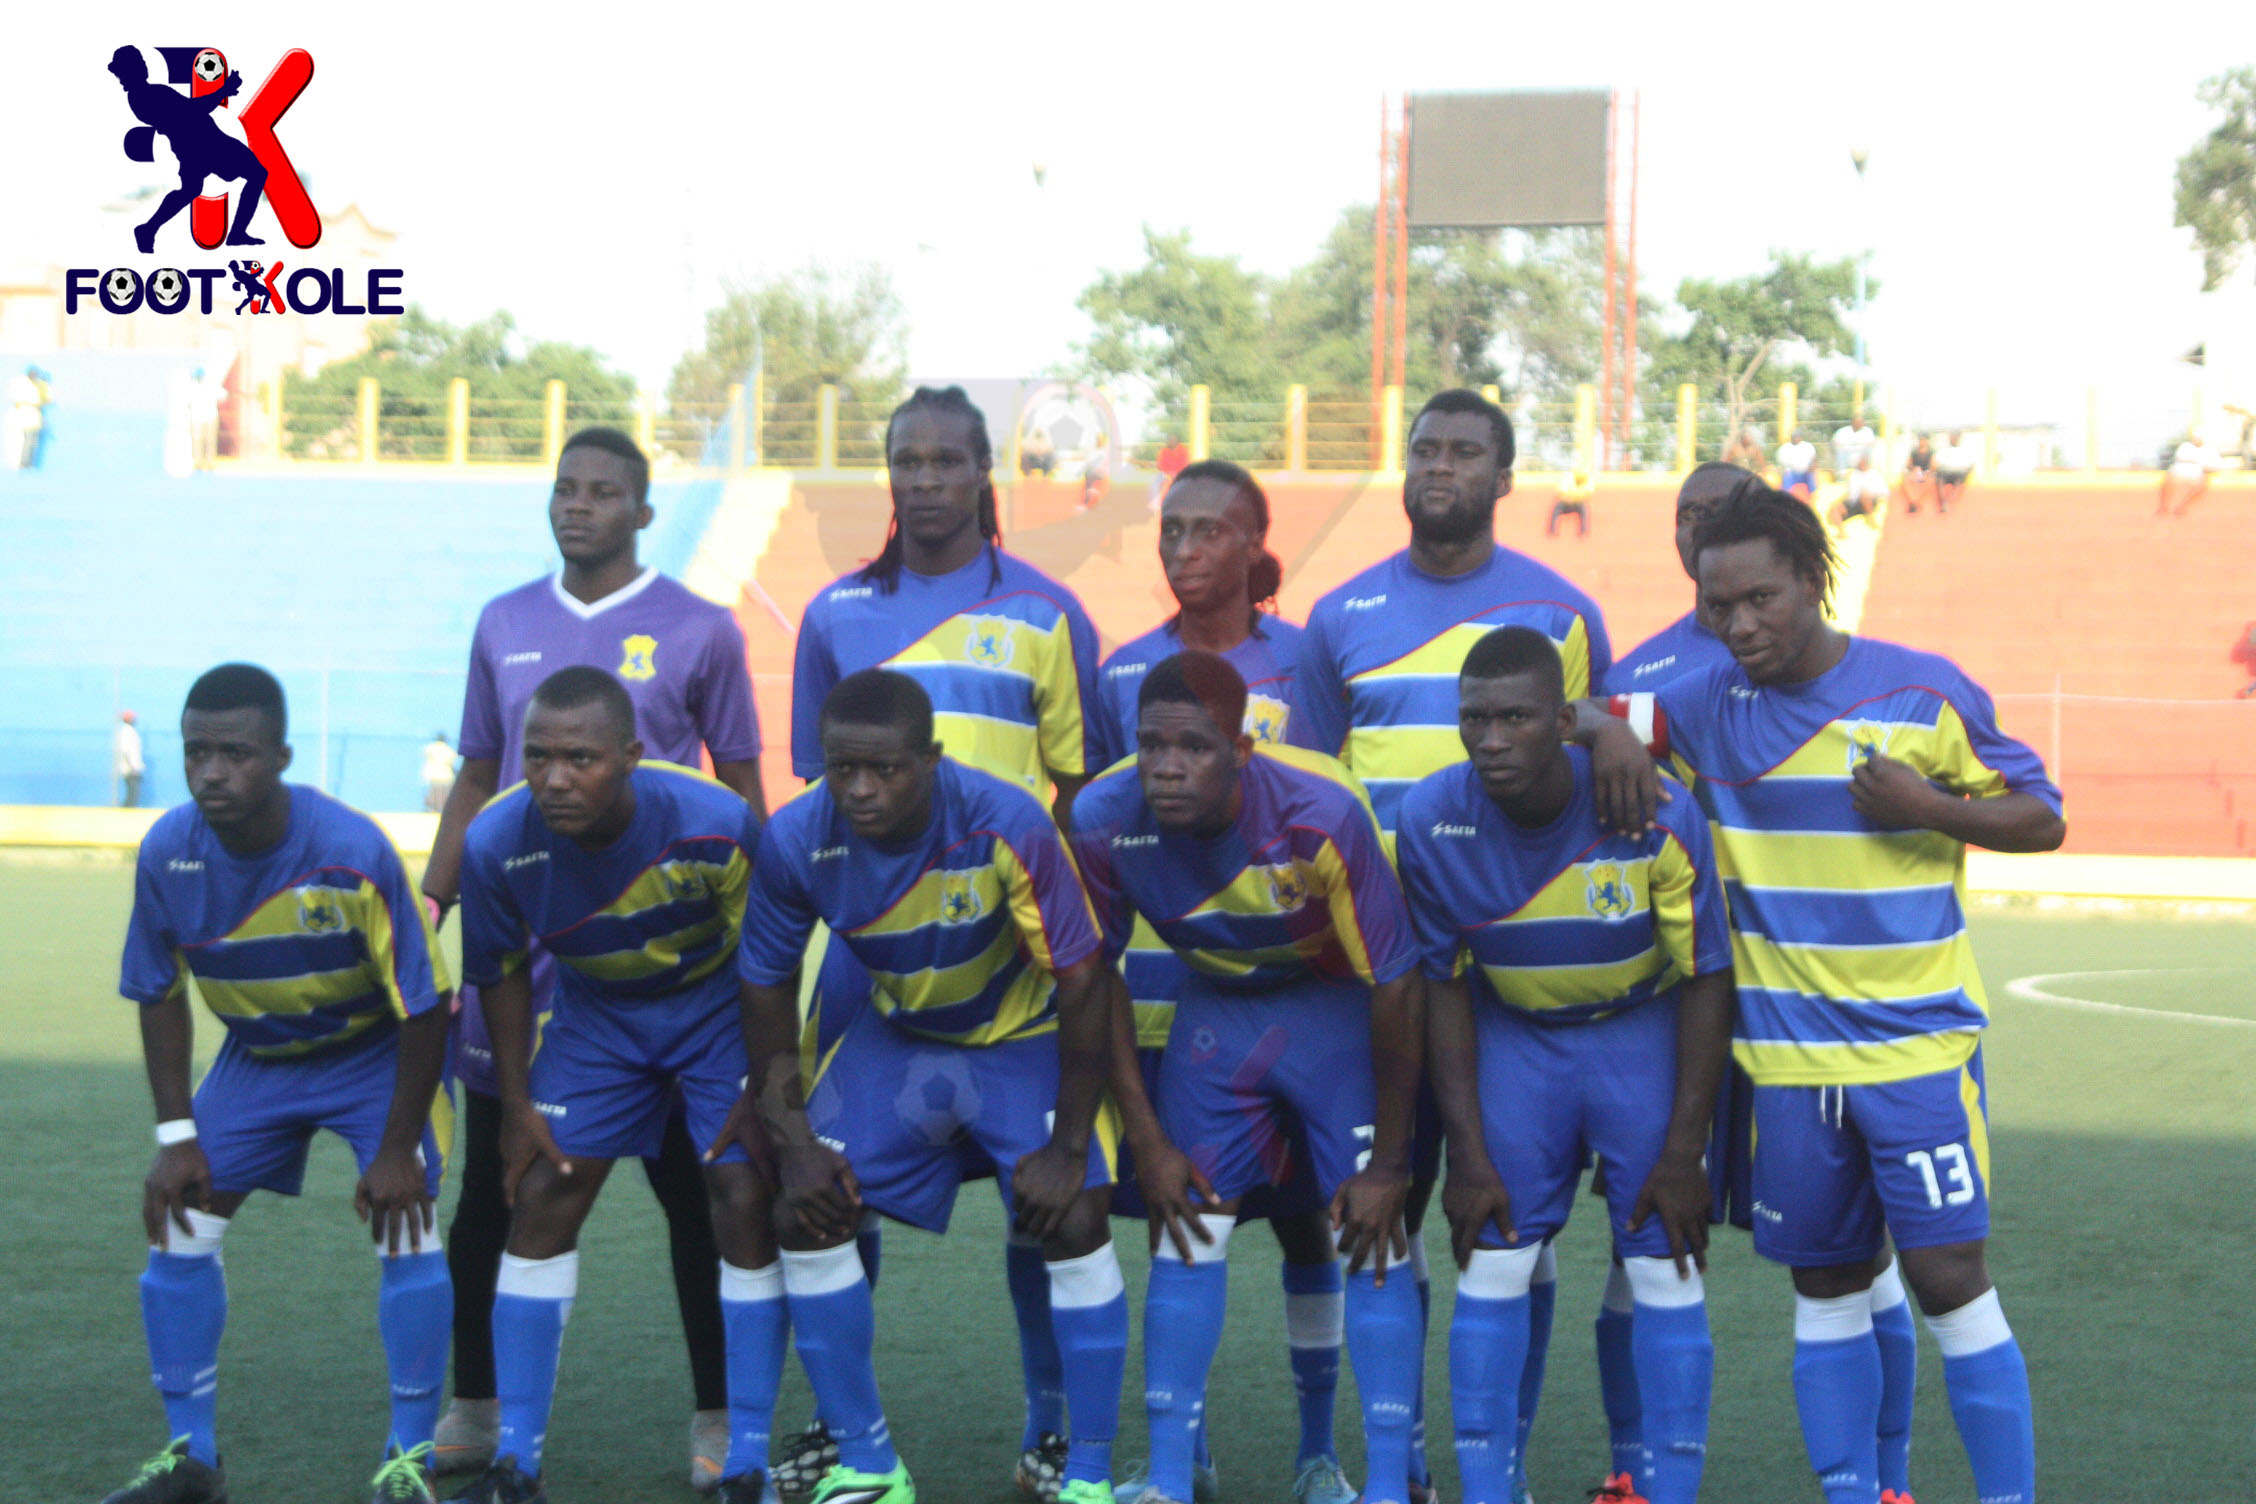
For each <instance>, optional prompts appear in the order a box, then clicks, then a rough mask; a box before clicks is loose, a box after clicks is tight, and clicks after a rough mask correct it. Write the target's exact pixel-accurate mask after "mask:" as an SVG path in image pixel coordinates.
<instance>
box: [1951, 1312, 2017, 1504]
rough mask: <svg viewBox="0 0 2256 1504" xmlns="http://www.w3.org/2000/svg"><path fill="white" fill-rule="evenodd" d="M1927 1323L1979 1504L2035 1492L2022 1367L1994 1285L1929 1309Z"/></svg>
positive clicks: (2005, 1503) (2010, 1502)
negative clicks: (1933, 1311)
mask: <svg viewBox="0 0 2256 1504" xmlns="http://www.w3.org/2000/svg"><path fill="white" fill-rule="evenodd" d="M1927 1326H1928V1329H1929V1330H1930V1331H1932V1332H1933V1333H1934V1334H1935V1342H1936V1345H1937V1346H1939V1347H1941V1348H1942V1350H1943V1385H1944V1387H1945V1388H1946V1389H1948V1390H1949V1391H1950V1407H1951V1418H1952V1419H1953V1420H1955V1421H1957V1422H1958V1439H1959V1440H1960V1441H1961V1442H1963V1443H1964V1444H1965V1446H1966V1460H1967V1462H1968V1463H1969V1464H1970V1465H1971V1466H1972V1469H1973V1473H1974V1492H1975V1495H1976V1496H1977V1497H1979V1498H1980V1499H1981V1500H1982V1504H2031V1501H2032V1500H2034V1499H2035V1498H2036V1496H2037V1439H2036V1431H2035V1428H2034V1426H2033V1425H2032V1423H2031V1420H2030V1408H2029V1367H2028V1364H2027V1363H2026V1362H2024V1361H2023V1359H2022V1357H2021V1344H2020V1343H2018V1342H2016V1341H2014V1340H2013V1329H2012V1328H2011V1327H2009V1326H2007V1325H2006V1322H2005V1313H2004V1311H2003V1310H2001V1309H2000V1308H1999V1306H1998V1295H1997V1291H1995V1290H1986V1291H1984V1292H1983V1293H1982V1294H1981V1295H1980V1296H1978V1297H1977V1298H1975V1299H1974V1300H1972V1301H1969V1302H1968V1303H1967V1304H1965V1305H1963V1306H1960V1307H1959V1308H1958V1309H1957V1310H1955V1311H1950V1312H1947V1313H1945V1314H1944V1315H1941V1316H1930V1317H1929V1318H1927Z"/></svg>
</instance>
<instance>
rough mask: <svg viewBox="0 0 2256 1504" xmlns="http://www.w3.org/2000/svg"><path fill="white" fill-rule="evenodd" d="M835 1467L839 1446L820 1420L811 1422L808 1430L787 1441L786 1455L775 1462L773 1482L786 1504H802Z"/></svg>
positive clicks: (785, 1442)
mask: <svg viewBox="0 0 2256 1504" xmlns="http://www.w3.org/2000/svg"><path fill="white" fill-rule="evenodd" d="M836 1466H838V1442H837V1441H836V1440H835V1439H834V1438H833V1437H832V1436H831V1434H830V1429H829V1428H828V1427H827V1426H825V1425H824V1424H823V1423H822V1421H821V1420H820V1419H819V1418H818V1419H815V1420H813V1421H810V1422H808V1424H807V1429H806V1430H804V1431H801V1432H800V1433H799V1434H798V1435H796V1436H788V1437H785V1438H784V1443H783V1455H782V1456H780V1457H778V1458H776V1459H775V1462H774V1465H773V1467H772V1469H771V1477H770V1481H772V1482H773V1483H774V1484H775V1487H776V1492H777V1493H778V1494H780V1495H782V1496H783V1499H784V1504H800V1501H802V1500H805V1499H810V1498H813V1497H814V1493H815V1490H816V1489H817V1488H819V1487H821V1486H822V1480H823V1478H824V1476H825V1475H826V1474H828V1473H829V1472H830V1470H831V1469H832V1468H834V1467H836Z"/></svg>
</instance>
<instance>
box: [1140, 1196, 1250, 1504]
mask: <svg viewBox="0 0 2256 1504" xmlns="http://www.w3.org/2000/svg"><path fill="white" fill-rule="evenodd" d="M1199 1220H1200V1221H1201V1222H1202V1223H1204V1224H1205V1226H1206V1230H1207V1232H1208V1233H1209V1234H1210V1235H1211V1236H1212V1237H1213V1239H1214V1242H1213V1243H1212V1244H1211V1245H1207V1244H1200V1243H1196V1242H1194V1243H1193V1244H1192V1245H1191V1246H1192V1248H1193V1250H1194V1257H1195V1258H1196V1259H1197V1262H1196V1263H1191V1264H1186V1263H1184V1262H1183V1261H1182V1260H1181V1259H1180V1258H1178V1257H1176V1256H1175V1250H1174V1246H1173V1245H1172V1244H1171V1243H1169V1242H1167V1241H1166V1240H1165V1239H1162V1240H1161V1241H1160V1245H1159V1252H1158V1253H1157V1254H1155V1255H1154V1256H1153V1258H1152V1262H1151V1278H1150V1282H1149V1283H1148V1284H1147V1285H1146V1286H1145V1289H1144V1414H1145V1418H1146V1420H1147V1422H1148V1423H1149V1427H1150V1433H1151V1437H1150V1439H1151V1481H1152V1487H1154V1488H1156V1489H1158V1490H1159V1491H1160V1493H1161V1494H1162V1495H1164V1496H1165V1497H1167V1498H1170V1499H1177V1500H1182V1501H1185V1504H1188V1500H1189V1499H1190V1497H1191V1468H1192V1465H1193V1464H1192V1457H1193V1454H1194V1449H1195V1447H1196V1445H1197V1441H1198V1431H1199V1427H1200V1419H1201V1417H1202V1416H1203V1415H1204V1413H1205V1410H1206V1375H1207V1370H1209V1369H1210V1368H1212V1367H1213V1366H1214V1350H1215V1348H1216V1347H1217V1346H1219V1345H1220V1344H1221V1341H1222V1319H1223V1316H1224V1314H1225V1313H1226V1311H1227V1310H1228V1308H1229V1304H1230V1266H1229V1263H1228V1260H1227V1251H1228V1248H1229V1241H1230V1232H1231V1230H1232V1228H1234V1227H1235V1226H1236V1225H1237V1219H1236V1218H1235V1217H1225V1216H1220V1215H1208V1216H1202V1217H1200V1218H1199Z"/></svg>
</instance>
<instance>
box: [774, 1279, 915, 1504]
mask: <svg viewBox="0 0 2256 1504" xmlns="http://www.w3.org/2000/svg"><path fill="white" fill-rule="evenodd" d="M783 1288H784V1296H785V1299H786V1301H787V1302H788V1303H789V1305H790V1307H791V1330H792V1335H793V1336H794V1337H795V1338H797V1340H798V1343H799V1361H800V1363H801V1364H802V1365H803V1366H804V1367H805V1368H806V1370H807V1382H808V1383H809V1384H811V1385H812V1386H813V1387H814V1391H815V1413H816V1414H818V1415H820V1416H821V1417H822V1418H823V1424H824V1425H826V1426H827V1427H829V1428H830V1434H831V1436H832V1438H833V1439H835V1440H836V1441H837V1443H838V1460H839V1462H840V1464H841V1465H843V1466H845V1467H849V1468H852V1469H853V1470H854V1471H855V1472H858V1473H890V1472H891V1471H893V1469H895V1468H896V1467H899V1466H900V1465H901V1459H900V1458H899V1457H898V1456H897V1455H895V1453H894V1451H893V1438H892V1435H891V1433H890V1432H888V1431H887V1429H886V1426H885V1407H884V1406H883V1405H882V1404H881V1403H879V1401H878V1397H877V1359H876V1356H875V1352H874V1348H875V1346H876V1341H877V1312H876V1311H875V1309H874V1308H873V1307H872V1306H871V1304H870V1287H869V1278H868V1276H867V1275H865V1274H864V1273H863V1272H862V1257H861V1251H860V1250H859V1249H857V1248H856V1247H855V1246H854V1245H853V1244H851V1243H841V1244H840V1245H839V1246H838V1247H836V1248H824V1249H819V1250H817V1251H815V1252H813V1253H788V1252H787V1253H785V1254H784V1256H783Z"/></svg>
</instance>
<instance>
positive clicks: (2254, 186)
mask: <svg viewBox="0 0 2256 1504" xmlns="http://www.w3.org/2000/svg"><path fill="white" fill-rule="evenodd" d="M2198 97H2199V99H2200V100H2201V102H2202V103H2203V104H2205V105H2208V106H2209V107H2210V108H2212V109H2217V110H2222V111H2223V112H2224V117H2225V118H2224V119H2223V120H2221V121H2219V122H2218V123H2217V125H2216V128H2215V129H2213V130H2211V131H2210V132H2209V134H2208V135H2207V136H2206V137H2205V138H2203V139H2202V141H2201V142H2200V143H2199V144H2198V145H2196V146H2195V147H2194V148H2193V149H2192V150H2191V151H2189V152H2187V153H2186V154H2185V155H2184V156H2182V157H2180V158H2178V193H2177V208H2178V217H2177V222H2178V227H2179V228H2180V229H2187V230H2191V231H2193V240H2194V244H2195V245H2196V246H2198V247H2199V248H2200V250H2201V277H2202V280H2201V290H2202V291H2203V292H2209V291H2212V290H2214V289H2215V288H2217V287H2219V286H2221V285H2222V284H2223V282H2224V280H2225V279H2226V278H2227V277H2229V276H2231V275H2232V274H2233V272H2234V271H2235V270H2236V269H2238V267H2239V266H2240V259H2241V256H2242V255H2243V254H2244V253H2245V252H2247V251H2248V250H2249V249H2250V248H2251V247H2256V68H2235V69H2233V70H2231V71H2230V72H2227V73H2220V74H2218V75H2217V76H2216V77H2215V78H2212V79H2208V80H2206V81H2205V82H2203V84H2202V85H2201V89H2200V92H2199V95H2198Z"/></svg>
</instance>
